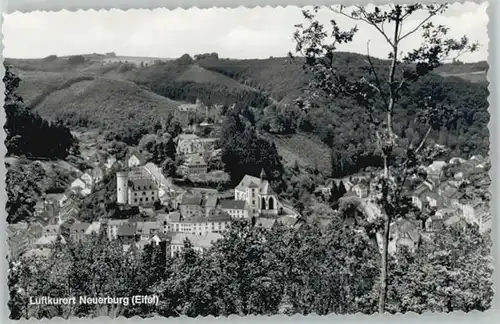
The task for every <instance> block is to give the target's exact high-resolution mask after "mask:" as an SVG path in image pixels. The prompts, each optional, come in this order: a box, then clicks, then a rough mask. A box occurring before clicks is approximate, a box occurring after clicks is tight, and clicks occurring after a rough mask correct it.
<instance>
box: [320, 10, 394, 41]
mask: <svg viewBox="0 0 500 324" xmlns="http://www.w3.org/2000/svg"><path fill="white" fill-rule="evenodd" d="M356 8H358V10H359V11H360V12H361V13H362V14H363V16H364V18H361V17H354V16H352V15H349V14H346V13H345V12H343V11H342V10H337V9H334V8H332V7H328V9H330V10H331V11H333V12H335V13H338V14H340V15H342V16H344V17H347V18H349V19H352V20H357V21H362V22H365V23H367V24H368V25H372V26H373V27H375V28H376V29H377V30H378V31H379V33H380V34H382V36H384V37H385V39H386V41H387V42H389V44H391V46H393V45H392V42H391V40H390V39H389V37H388V36H387V34H386V33H385V32H384V30H382V29H381V28H380V26H378V25H377V24H376V23H374V22H372V21H370V20H369V19H368V17H367V15H366V11H365V9H364V8H363V7H362V6H356Z"/></svg>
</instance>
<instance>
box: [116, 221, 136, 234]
mask: <svg viewBox="0 0 500 324" xmlns="http://www.w3.org/2000/svg"><path fill="white" fill-rule="evenodd" d="M136 228H137V225H136V224H131V223H125V224H121V225H120V227H118V236H134V235H135V232H136Z"/></svg>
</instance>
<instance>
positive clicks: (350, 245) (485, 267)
mask: <svg viewBox="0 0 500 324" xmlns="http://www.w3.org/2000/svg"><path fill="white" fill-rule="evenodd" d="M330 217H331V223H330V224H329V225H328V226H326V227H321V226H319V225H318V224H317V223H314V224H310V225H303V226H302V227H300V228H299V229H290V228H285V227H282V226H279V225H277V226H276V227H275V228H273V229H272V230H266V229H263V228H253V227H251V226H249V225H248V224H246V223H234V224H233V226H232V228H231V230H230V231H229V232H227V233H225V234H224V236H223V238H222V239H221V240H219V241H217V242H216V243H215V244H214V245H213V246H212V247H211V248H210V249H209V250H208V251H206V252H205V253H204V254H203V255H200V254H199V253H197V252H196V251H195V250H194V249H193V248H192V245H191V243H190V242H189V241H186V242H185V248H184V250H183V252H181V253H180V254H179V255H178V256H177V257H175V258H170V257H169V256H168V254H167V255H166V252H165V249H164V246H162V245H160V246H146V248H145V250H144V251H143V253H137V252H136V251H135V250H134V249H133V248H131V249H130V250H129V251H128V252H126V253H124V252H123V249H122V246H121V245H120V244H119V243H118V242H117V241H112V242H109V241H108V240H107V239H106V238H105V237H104V236H93V237H91V238H89V240H88V241H84V242H82V243H75V242H71V241H69V242H68V243H67V244H66V245H64V244H59V243H56V245H55V247H54V249H53V252H52V254H51V255H50V256H49V258H48V259H47V260H45V259H40V258H36V257H33V258H32V259H31V260H30V262H23V263H22V264H17V265H16V264H11V266H10V271H9V281H10V282H11V283H12V285H11V286H10V287H11V299H10V302H9V307H10V310H11V315H10V316H11V318H13V319H19V318H22V317H35V318H40V317H43V316H46V317H49V318H50V317H54V316H63V317H68V316H88V315H89V314H91V315H93V316H98V315H111V316H119V315H124V316H127V317H129V316H135V315H139V316H143V317H150V316H154V315H155V314H158V315H161V316H175V317H176V316H182V315H187V316H190V317H196V316H199V315H201V316H207V315H213V316H227V315H231V314H237V315H249V314H255V315H270V314H279V313H285V314H293V313H301V314H311V313H317V314H320V315H324V314H329V313H337V314H346V313H356V312H363V313H368V314H371V313H374V312H375V311H376V300H377V295H376V291H375V290H374V289H375V287H376V285H377V277H378V271H379V270H378V262H379V261H378V259H379V257H380V256H379V253H378V251H377V247H376V244H375V243H374V242H373V241H372V240H370V239H369V238H368V237H367V236H365V235H364V234H363V232H362V231H357V230H356V229H355V228H353V227H352V226H350V225H346V223H345V222H344V221H342V220H340V219H338V218H336V217H335V216H333V215H330ZM485 240H486V237H483V236H481V235H479V234H478V232H477V228H475V227H466V228H458V227H457V228H452V229H451V232H450V234H446V233H443V235H442V236H438V237H437V241H436V243H435V244H430V243H429V244H426V245H425V244H424V245H423V250H422V252H418V253H417V254H415V255H410V254H405V253H404V251H402V252H401V253H400V255H399V256H398V260H397V262H396V260H393V261H391V262H392V263H391V267H394V268H397V269H398V270H397V271H394V276H393V277H392V281H391V283H390V289H389V291H390V293H389V301H388V303H389V305H390V310H391V311H394V312H404V311H410V310H411V311H416V312H418V313H421V312H424V311H429V310H437V311H449V310H464V311H470V310H485V309H488V308H489V307H490V306H491V301H492V291H491V285H490V283H491V281H492V271H491V260H490V258H489V257H488V256H487V255H488V254H489V248H490V245H491V242H490V243H489V244H488V242H487V241H485ZM441 242H442V243H441ZM444 261H446V262H444ZM151 294H156V295H158V296H159V304H158V306H154V305H144V304H143V305H135V306H133V305H131V304H130V305H128V306H124V305H122V306H118V307H109V308H105V307H104V306H102V305H100V306H87V305H81V304H77V305H74V306H64V305H62V306H47V305H43V307H42V306H39V305H31V306H29V305H27V301H28V296H34V295H36V296H54V297H56V296H68V295H71V296H133V295H151ZM450 307H451V308H450ZM110 312H112V313H110Z"/></svg>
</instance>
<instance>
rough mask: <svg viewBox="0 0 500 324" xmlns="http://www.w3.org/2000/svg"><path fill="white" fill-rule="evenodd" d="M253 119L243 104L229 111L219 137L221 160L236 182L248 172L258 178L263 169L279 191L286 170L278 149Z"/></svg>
mask: <svg viewBox="0 0 500 324" xmlns="http://www.w3.org/2000/svg"><path fill="white" fill-rule="evenodd" d="M252 122H254V118H253V114H252V113H251V111H250V110H249V109H247V108H246V107H244V106H236V107H235V108H234V109H232V110H230V111H228V113H227V116H226V120H225V123H224V126H223V131H222V136H221V139H220V145H221V154H222V155H221V159H222V162H223V163H224V166H225V169H226V171H227V172H228V173H229V174H230V175H231V179H232V180H233V182H234V183H236V184H237V183H238V182H239V181H241V179H242V178H243V176H244V175H245V174H248V175H253V176H255V177H259V176H260V173H261V170H262V169H264V171H265V173H266V175H267V177H268V180H271V181H272V182H275V183H274V184H275V186H274V187H275V188H276V189H275V190H278V189H277V188H278V187H280V186H282V185H283V183H282V180H283V178H282V176H283V172H284V170H283V165H282V163H281V160H280V156H279V155H278V151H277V148H276V146H275V145H274V143H270V142H269V141H267V140H266V139H264V138H263V137H261V136H260V135H259V133H258V132H257V130H256V129H255V126H254V125H253V124H252Z"/></svg>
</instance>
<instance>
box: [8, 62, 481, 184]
mask: <svg viewBox="0 0 500 324" xmlns="http://www.w3.org/2000/svg"><path fill="white" fill-rule="evenodd" d="M6 63H7V64H12V65H13V66H14V68H15V71H17V73H18V75H19V76H20V78H21V84H20V88H19V90H20V94H21V96H22V97H23V98H24V99H25V102H26V103H28V104H29V105H30V108H31V109H34V110H36V111H38V112H39V113H40V114H41V115H42V116H43V117H47V118H50V119H54V118H61V119H63V121H65V122H66V123H67V124H68V125H69V126H70V127H83V128H91V127H92V128H95V127H98V128H101V129H103V130H104V131H106V132H111V133H114V134H121V140H123V141H126V142H127V143H129V144H134V143H135V142H137V141H138V140H139V138H140V137H141V136H142V134H145V133H148V132H150V131H152V130H154V127H156V125H157V124H158V123H160V122H165V121H167V122H172V119H173V115H174V114H173V113H174V111H175V109H176V107H177V106H178V105H179V104H180V103H181V102H194V101H195V100H196V99H200V100H202V101H203V102H204V103H206V104H209V105H211V104H215V103H219V104H223V105H230V104H232V103H239V104H241V105H244V106H249V107H253V109H252V111H253V114H254V118H253V119H254V123H255V126H257V127H258V128H259V129H260V130H261V131H262V132H267V133H268V134H269V137H268V138H269V139H270V140H273V138H274V139H275V143H276V144H277V145H278V146H279V147H278V148H279V149H280V151H283V152H285V151H286V152H287V155H289V156H290V157H293V155H294V151H296V150H300V149H301V148H300V146H297V145H295V144H296V143H295V142H296V141H295V139H294V137H295V136H301V137H303V136H304V135H307V136H308V137H311V136H312V137H313V138H315V139H316V140H317V141H318V143H320V142H323V144H321V145H319V146H318V147H317V149H315V148H311V152H315V151H317V152H321V154H320V155H321V156H320V155H319V154H318V156H311V157H310V159H303V158H302V157H300V156H298V155H300V154H299V153H300V152H295V153H297V154H296V155H297V156H298V158H297V159H299V160H301V161H306V162H305V163H311V164H315V165H322V166H324V165H331V168H324V169H323V170H321V171H324V172H327V173H331V172H332V170H333V173H334V175H342V174H346V173H349V172H352V171H355V170H357V169H359V168H362V167H364V166H365V164H368V165H373V164H377V158H376V157H375V156H373V155H374V154H373V151H374V150H373V145H372V144H373V143H372V142H371V140H372V138H371V137H370V135H369V134H368V132H366V130H365V119H364V118H365V117H364V115H363V113H362V110H361V109H359V108H358V107H356V105H353V104H352V103H351V102H349V101H347V100H343V99H342V98H337V99H335V100H330V101H327V102H322V103H319V104H318V105H317V107H314V109H310V110H309V111H307V112H305V111H303V110H301V109H300V108H299V107H297V106H296V105H294V102H295V100H296V99H297V98H299V97H301V96H303V94H304V93H303V92H304V90H305V88H306V85H307V82H308V76H307V75H306V74H305V73H304V71H303V69H302V63H301V62H300V60H295V61H294V60H290V59H287V58H284V57H283V58H269V59H255V60H233V59H220V58H219V57H218V55H217V54H216V53H212V54H202V55H196V56H194V58H193V57H190V56H189V55H184V56H182V57H180V58H178V59H175V60H160V59H148V58H127V57H117V56H116V55H114V54H109V55H98V54H92V55H78V56H72V57H55V56H50V57H47V58H44V59H39V60H16V59H7V60H6ZM335 63H336V65H337V66H338V67H339V69H340V70H341V72H344V73H346V74H348V75H351V76H361V75H362V74H363V73H364V70H363V69H364V68H365V67H366V64H367V63H366V62H365V57H364V56H363V55H359V54H354V53H338V54H337V55H336V57H335ZM386 63H387V62H386V61H383V60H376V62H375V64H376V65H377V66H379V67H380V68H381V69H383V68H384V66H385V64H386ZM487 70H488V65H487V63H486V62H478V63H467V64H463V63H460V62H459V63H454V64H446V65H444V66H442V67H440V68H439V69H438V70H437V71H435V73H433V74H431V75H429V76H427V77H426V78H424V79H421V80H420V81H419V82H418V83H417V84H414V85H413V86H412V87H411V89H410V92H409V94H408V95H406V97H404V98H402V100H401V105H400V106H399V107H398V112H397V113H398V114H400V115H399V116H402V118H398V121H397V124H396V125H395V129H396V131H398V132H400V133H404V134H402V135H404V136H405V137H407V138H408V139H409V140H416V139H418V137H419V136H420V135H422V133H423V132H424V129H421V128H420V127H419V125H417V124H415V122H414V120H415V110H416V108H417V107H416V103H415V100H414V99H415V98H418V97H422V96H428V95H432V96H433V97H434V98H438V99H439V100H441V101H442V102H443V103H445V104H448V105H451V106H453V107H455V108H456V109H457V111H458V112H459V118H458V120H457V122H456V123H455V124H454V125H452V126H450V127H449V128H448V129H441V130H439V131H435V132H433V133H432V134H431V136H430V139H431V140H432V141H435V142H437V143H440V144H443V145H446V146H448V147H450V148H451V149H452V151H453V152H452V153H453V154H455V155H465V156H467V155H470V154H473V153H481V154H487V151H488V148H489V141H488V138H489V134H488V128H487V123H488V120H489V114H488V112H487V108H488V101H487V97H488V91H487V80H486V72H487ZM117 120H121V122H116V121H117ZM115 138H116V136H115ZM288 139H289V140H288ZM292 143H294V144H292ZM311 143H314V141H311ZM322 145H327V146H328V147H330V148H331V154H330V156H329V161H326V160H325V154H324V147H323V146H322ZM313 155H315V154H313ZM320 160H321V161H320ZM286 162H290V163H293V162H294V161H286ZM310 166H311V167H314V166H313V165H310Z"/></svg>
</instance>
